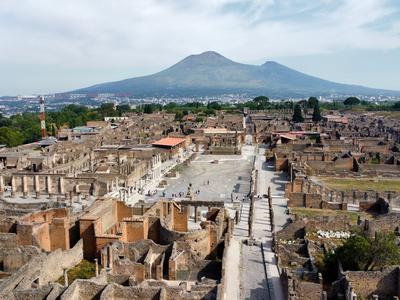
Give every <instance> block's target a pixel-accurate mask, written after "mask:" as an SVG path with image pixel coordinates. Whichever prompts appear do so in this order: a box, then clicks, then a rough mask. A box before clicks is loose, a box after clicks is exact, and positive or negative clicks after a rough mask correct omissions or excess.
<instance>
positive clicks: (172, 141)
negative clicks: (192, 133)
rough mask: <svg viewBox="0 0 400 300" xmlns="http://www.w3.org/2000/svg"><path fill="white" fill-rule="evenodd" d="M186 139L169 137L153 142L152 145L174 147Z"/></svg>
mask: <svg viewBox="0 0 400 300" xmlns="http://www.w3.org/2000/svg"><path fill="white" fill-rule="evenodd" d="M184 141H185V140H184V139H181V138H174V137H167V138H163V139H161V140H158V141H156V142H154V143H152V145H154V146H168V147H174V146H176V145H179V144H181V143H183V142H184Z"/></svg>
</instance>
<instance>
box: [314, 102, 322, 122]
mask: <svg viewBox="0 0 400 300" xmlns="http://www.w3.org/2000/svg"><path fill="white" fill-rule="evenodd" d="M321 119H322V117H321V110H320V109H319V102H317V103H316V104H315V105H314V111H313V114H312V120H313V121H314V122H315V123H318V122H319V121H321Z"/></svg>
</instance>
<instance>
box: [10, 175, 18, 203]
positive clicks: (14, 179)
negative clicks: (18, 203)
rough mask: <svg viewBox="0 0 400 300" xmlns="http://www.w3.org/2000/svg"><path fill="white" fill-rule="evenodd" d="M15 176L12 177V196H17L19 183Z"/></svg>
mask: <svg viewBox="0 0 400 300" xmlns="http://www.w3.org/2000/svg"><path fill="white" fill-rule="evenodd" d="M16 180H17V179H16V178H15V176H12V177H11V197H13V198H14V197H15V193H16V192H17V183H16Z"/></svg>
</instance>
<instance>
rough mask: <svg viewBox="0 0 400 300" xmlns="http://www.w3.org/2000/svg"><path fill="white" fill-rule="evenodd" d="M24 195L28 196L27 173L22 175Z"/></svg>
mask: <svg viewBox="0 0 400 300" xmlns="http://www.w3.org/2000/svg"><path fill="white" fill-rule="evenodd" d="M22 197H24V198H26V197H28V178H27V177H26V176H25V175H24V176H22Z"/></svg>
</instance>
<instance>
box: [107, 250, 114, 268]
mask: <svg viewBox="0 0 400 300" xmlns="http://www.w3.org/2000/svg"><path fill="white" fill-rule="evenodd" d="M112 255H113V251H112V247H111V245H108V247H107V267H108V269H109V271H111V270H112V268H113V258H112Z"/></svg>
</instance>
